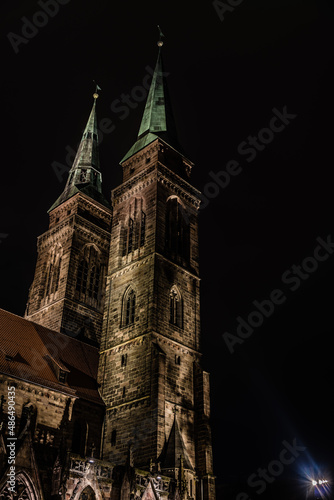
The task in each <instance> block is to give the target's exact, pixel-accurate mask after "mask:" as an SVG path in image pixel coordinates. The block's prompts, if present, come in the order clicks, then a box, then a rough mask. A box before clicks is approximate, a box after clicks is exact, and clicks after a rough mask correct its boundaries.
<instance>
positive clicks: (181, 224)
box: [166, 196, 190, 261]
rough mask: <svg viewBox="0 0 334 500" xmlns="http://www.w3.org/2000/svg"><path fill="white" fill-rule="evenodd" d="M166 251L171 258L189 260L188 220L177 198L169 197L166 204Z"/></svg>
mask: <svg viewBox="0 0 334 500" xmlns="http://www.w3.org/2000/svg"><path fill="white" fill-rule="evenodd" d="M166 251H167V253H168V254H169V255H171V256H172V257H176V256H178V257H181V258H183V259H184V260H186V261H188V260H189V251H190V224H189V218H188V215H187V213H186V211H185V209H184V207H183V205H182V204H181V202H180V200H179V199H178V198H177V196H171V197H170V198H169V199H168V200H167V204H166Z"/></svg>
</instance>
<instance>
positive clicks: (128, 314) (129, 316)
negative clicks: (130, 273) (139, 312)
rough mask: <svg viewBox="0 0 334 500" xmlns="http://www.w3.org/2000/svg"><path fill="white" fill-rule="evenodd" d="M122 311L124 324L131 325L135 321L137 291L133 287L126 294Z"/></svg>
mask: <svg viewBox="0 0 334 500" xmlns="http://www.w3.org/2000/svg"><path fill="white" fill-rule="evenodd" d="M122 312H123V314H122V319H123V321H122V323H123V326H129V325H131V324H133V323H134V322H135V312H136V293H135V291H134V290H133V288H131V287H129V288H128V289H127V290H126V292H125V294H124V297H123V311H122Z"/></svg>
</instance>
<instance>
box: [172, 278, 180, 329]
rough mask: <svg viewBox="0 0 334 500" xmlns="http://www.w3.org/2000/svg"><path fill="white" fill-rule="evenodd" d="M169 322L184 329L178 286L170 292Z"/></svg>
mask: <svg viewBox="0 0 334 500" xmlns="http://www.w3.org/2000/svg"><path fill="white" fill-rule="evenodd" d="M169 322H170V323H171V324H172V325H175V326H178V327H179V328H182V299H181V295H180V292H179V291H178V289H177V288H176V286H173V287H172V288H171V290H170V292H169Z"/></svg>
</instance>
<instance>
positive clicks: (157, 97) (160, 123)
mask: <svg viewBox="0 0 334 500" xmlns="http://www.w3.org/2000/svg"><path fill="white" fill-rule="evenodd" d="M158 28H159V32H160V38H159V41H158V47H159V50H158V59H157V63H156V65H155V69H154V73H153V77H152V82H151V86H150V90H149V93H148V96H147V101H146V105H145V109H144V114H143V117H142V121H141V124H140V128H139V132H138V137H137V141H136V143H135V144H134V145H133V146H132V148H131V149H130V150H129V151H128V153H127V154H126V155H125V156H124V158H123V159H122V160H121V163H122V162H123V161H125V160H127V159H128V158H130V156H132V155H133V154H134V153H136V152H137V151H140V150H141V149H143V148H144V147H146V146H147V145H148V144H150V143H151V142H153V141H154V140H155V139H157V137H160V138H161V139H163V140H164V141H165V142H167V143H168V144H169V145H170V146H172V147H173V148H174V149H176V150H178V151H180V150H181V147H180V145H179V143H178V140H177V134H176V127H175V122H174V117H173V112H172V107H171V104H170V99H169V94H168V88H167V81H166V77H167V76H168V75H169V73H165V72H164V70H163V61H162V46H163V41H162V38H163V37H164V35H163V34H162V32H161V30H160V27H159V26H158Z"/></svg>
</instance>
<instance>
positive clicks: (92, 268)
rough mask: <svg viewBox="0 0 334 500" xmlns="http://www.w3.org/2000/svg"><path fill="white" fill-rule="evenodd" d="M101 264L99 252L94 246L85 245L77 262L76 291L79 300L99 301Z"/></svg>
mask: <svg viewBox="0 0 334 500" xmlns="http://www.w3.org/2000/svg"><path fill="white" fill-rule="evenodd" d="M100 281H101V264H100V258H99V252H98V250H97V249H96V247H95V246H94V245H86V247H85V248H84V250H83V255H82V256H81V259H80V261H79V265H78V271H77V281H76V291H77V292H78V293H79V296H80V298H82V299H85V298H90V299H93V300H94V301H98V299H99V290H100Z"/></svg>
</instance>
